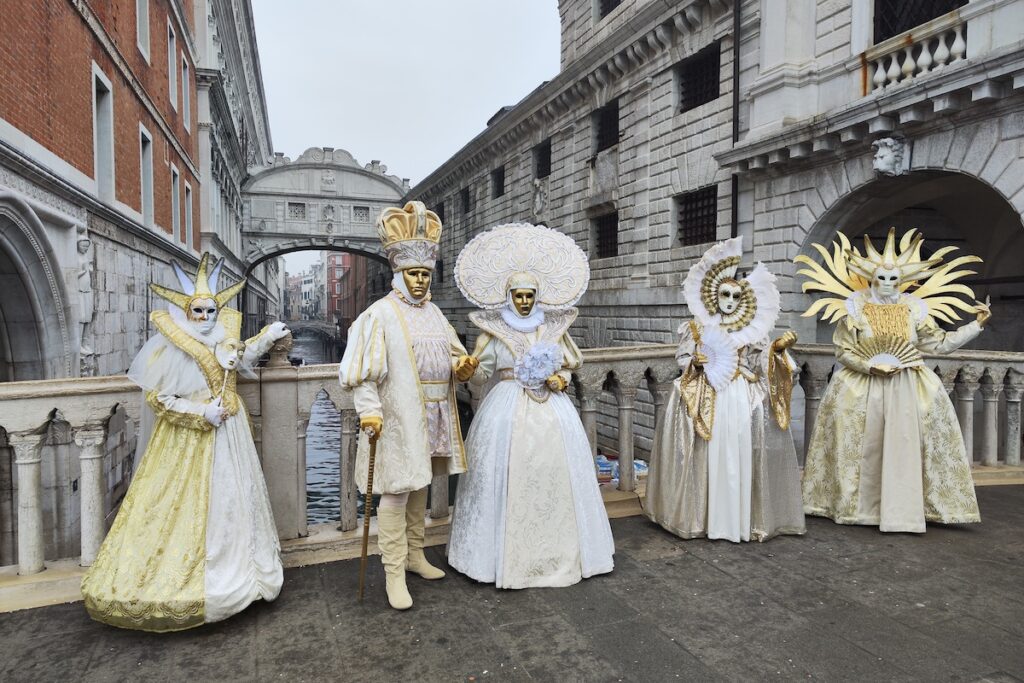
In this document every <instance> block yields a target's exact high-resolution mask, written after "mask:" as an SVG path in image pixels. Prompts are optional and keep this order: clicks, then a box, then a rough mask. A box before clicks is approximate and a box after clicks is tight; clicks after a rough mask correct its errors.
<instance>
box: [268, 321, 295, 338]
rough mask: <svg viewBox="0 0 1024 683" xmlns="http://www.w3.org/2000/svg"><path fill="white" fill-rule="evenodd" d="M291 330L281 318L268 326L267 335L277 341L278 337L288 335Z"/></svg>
mask: <svg viewBox="0 0 1024 683" xmlns="http://www.w3.org/2000/svg"><path fill="white" fill-rule="evenodd" d="M290 332H291V330H289V329H288V327H287V326H286V325H285V324H284V323H283V322H281V321H280V320H278V321H277V322H274V323H271V324H270V327H268V328H267V335H268V336H269V337H270V338H271V339H273V340H274V341H277V340H278V339H283V338H284V337H286V336H288V334H289V333H290Z"/></svg>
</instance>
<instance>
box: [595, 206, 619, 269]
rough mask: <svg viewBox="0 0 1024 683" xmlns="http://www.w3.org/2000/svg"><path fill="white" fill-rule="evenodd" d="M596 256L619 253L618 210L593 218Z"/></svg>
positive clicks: (611, 255) (603, 256)
mask: <svg viewBox="0 0 1024 683" xmlns="http://www.w3.org/2000/svg"><path fill="white" fill-rule="evenodd" d="M592 222H593V226H594V237H595V241H596V242H597V245H596V246H597V258H611V257H613V256H618V255H619V212H618V211H615V212H613V213H606V214H604V215H603V216H598V217H596V218H594V219H593V221H592Z"/></svg>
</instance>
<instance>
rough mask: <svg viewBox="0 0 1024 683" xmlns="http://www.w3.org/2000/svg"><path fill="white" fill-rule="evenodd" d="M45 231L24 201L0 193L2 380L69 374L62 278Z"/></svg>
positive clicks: (70, 364)
mask: <svg viewBox="0 0 1024 683" xmlns="http://www.w3.org/2000/svg"><path fill="white" fill-rule="evenodd" d="M43 234H44V233H43V228H42V225H41V224H40V223H39V220H38V219H37V218H36V216H35V214H34V213H33V212H32V210H31V209H30V208H29V207H28V206H27V205H25V204H24V203H23V202H21V201H20V200H19V199H17V198H13V197H9V196H8V197H4V196H0V381H4V382H10V381H21V380H33V379H49V378H54V377H67V376H70V375H71V374H72V367H73V360H74V355H75V354H74V353H73V351H72V336H71V330H70V329H69V326H68V313H69V310H68V308H67V306H66V298H65V294H64V286H63V279H62V276H61V273H60V271H59V270H57V269H56V268H55V267H54V265H53V264H55V263H56V262H57V261H56V259H55V258H54V256H53V253H52V250H51V248H50V246H49V243H48V242H47V241H46V238H45V237H44V236H43Z"/></svg>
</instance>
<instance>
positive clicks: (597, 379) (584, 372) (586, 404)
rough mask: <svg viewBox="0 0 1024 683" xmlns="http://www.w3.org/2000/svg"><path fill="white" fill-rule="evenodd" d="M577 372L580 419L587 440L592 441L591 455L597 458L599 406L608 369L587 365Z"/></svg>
mask: <svg viewBox="0 0 1024 683" xmlns="http://www.w3.org/2000/svg"><path fill="white" fill-rule="evenodd" d="M575 374H576V378H577V379H578V380H579V383H578V386H579V388H580V393H579V399H580V420H581V421H582V422H583V431H585V432H586V434H587V440H589V441H590V456H591V457H592V458H596V457H597V407H598V404H599V403H600V401H601V391H602V389H603V387H604V380H605V377H607V375H608V370H607V368H597V367H592V366H586V367H582V368H580V369H579V370H577V371H576V373H575Z"/></svg>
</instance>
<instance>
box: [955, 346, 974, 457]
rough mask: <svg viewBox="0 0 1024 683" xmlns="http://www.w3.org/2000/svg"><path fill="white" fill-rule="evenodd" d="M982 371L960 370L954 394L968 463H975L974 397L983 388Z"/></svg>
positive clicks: (968, 368) (965, 367)
mask: <svg viewBox="0 0 1024 683" xmlns="http://www.w3.org/2000/svg"><path fill="white" fill-rule="evenodd" d="M980 377H981V371H980V370H979V369H978V368H975V367H972V366H970V365H965V366H963V367H962V368H961V369H960V375H959V377H958V379H957V382H956V386H955V387H954V389H953V393H954V395H955V396H956V414H957V418H959V420H960V431H961V432H963V435H964V449H965V450H966V451H967V460H968V462H972V463H973V462H974V395H975V394H976V393H978V388H979V387H980V386H981V382H979V378H980Z"/></svg>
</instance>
